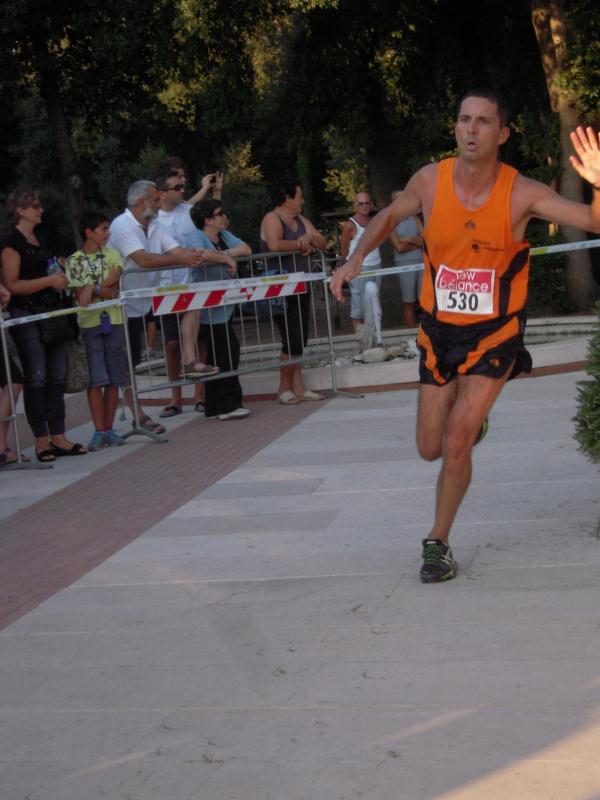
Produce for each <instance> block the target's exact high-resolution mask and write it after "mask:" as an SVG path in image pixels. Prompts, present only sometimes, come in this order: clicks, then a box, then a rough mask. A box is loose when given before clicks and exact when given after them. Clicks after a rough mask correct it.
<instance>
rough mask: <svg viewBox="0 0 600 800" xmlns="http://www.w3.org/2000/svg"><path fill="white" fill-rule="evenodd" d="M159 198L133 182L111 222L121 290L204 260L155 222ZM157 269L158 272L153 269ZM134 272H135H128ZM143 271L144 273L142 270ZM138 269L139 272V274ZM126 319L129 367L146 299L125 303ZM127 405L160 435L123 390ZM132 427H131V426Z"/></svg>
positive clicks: (137, 353) (136, 352) (137, 348)
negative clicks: (120, 259)
mask: <svg viewBox="0 0 600 800" xmlns="http://www.w3.org/2000/svg"><path fill="white" fill-rule="evenodd" d="M159 204H160V197H159V192H158V189H157V188H156V184H155V183H154V182H153V181H136V182H135V183H133V184H131V186H130V187H129V189H128V191H127V208H126V210H125V211H124V212H123V213H122V214H120V215H119V216H118V217H115V219H114V220H113V221H112V223H111V226H110V240H109V243H108V246H109V247H114V248H115V250H118V251H119V253H120V254H121V256H122V257H123V273H124V274H123V282H122V286H123V289H146V288H148V287H151V286H158V284H159V281H160V275H161V273H160V272H159V271H158V270H159V269H160V268H161V267H169V266H174V265H178V264H181V265H184V266H189V267H196V266H199V265H200V264H201V263H202V261H203V258H204V251H203V250H186V249H185V248H184V247H181V246H180V245H179V244H178V243H177V241H176V240H175V239H174V238H173V237H172V236H171V234H170V233H169V232H168V230H167V229H166V228H165V227H164V226H163V225H161V224H160V222H159V221H158V219H157V217H158V208H159ZM157 268H158V269H157ZM132 269H136V270H138V271H137V272H130V273H128V270H132ZM145 269H147V270H148V272H147V273H145V272H144V271H143V270H145ZM140 270H142V271H140ZM126 307H127V317H128V329H129V338H130V343H131V354H132V359H133V366H134V367H135V366H137V364H139V363H140V361H141V349H142V348H141V345H142V333H143V326H144V317H145V316H146V314H147V313H148V312H149V311H150V308H151V301H150V299H149V298H136V299H131V300H127V303H126ZM126 399H127V402H128V404H129V406H130V408H132V410H133V403H134V402H135V403H136V405H137V413H138V418H139V421H140V425H141V426H142V427H143V428H145V429H146V430H148V431H151V432H153V433H164V430H165V429H164V427H163V426H162V425H160V424H159V423H157V422H153V421H152V420H151V419H150V417H149V416H148V415H147V414H145V413H144V412H143V411H142V409H141V408H140V406H139V404H138V403H137V398H133V396H132V393H131V392H130V391H129V390H127V391H126ZM134 425H135V424H134Z"/></svg>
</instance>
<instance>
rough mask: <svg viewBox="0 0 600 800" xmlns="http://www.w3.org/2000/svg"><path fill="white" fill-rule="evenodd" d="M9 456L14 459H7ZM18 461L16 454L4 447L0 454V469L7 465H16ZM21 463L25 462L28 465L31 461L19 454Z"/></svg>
mask: <svg viewBox="0 0 600 800" xmlns="http://www.w3.org/2000/svg"><path fill="white" fill-rule="evenodd" d="M10 455H13V456H14V458H9V456H10ZM18 461H19V459H18V457H17V454H16V452H15V451H14V450H11V448H10V447H5V448H4V450H3V451H2V452H1V453H0V467H7V466H8V465H9V464H17V463H18ZM21 461H25V462H27V463H29V462H30V461H31V459H30V458H29V457H28V456H24V455H23V453H21Z"/></svg>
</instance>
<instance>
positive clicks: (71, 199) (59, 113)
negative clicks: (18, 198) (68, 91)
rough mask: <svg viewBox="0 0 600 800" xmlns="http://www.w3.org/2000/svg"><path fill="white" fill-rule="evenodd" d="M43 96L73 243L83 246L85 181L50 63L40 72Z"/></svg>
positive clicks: (55, 75) (56, 78) (56, 79)
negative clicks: (81, 229) (78, 166)
mask: <svg viewBox="0 0 600 800" xmlns="http://www.w3.org/2000/svg"><path fill="white" fill-rule="evenodd" d="M40 93H41V95H42V98H43V100H44V102H45V104H46V109H47V111H48V120H49V122H50V128H51V129H52V134H53V136H54V144H55V146H56V151H57V153H58V160H59V165H60V173H61V178H62V183H63V187H64V190H65V198H66V201H67V210H68V214H69V222H70V225H71V231H72V232H73V240H74V241H75V243H76V244H77V246H78V247H80V246H81V237H80V235H79V231H78V223H79V218H80V216H81V212H82V210H83V192H82V181H81V176H80V175H79V173H78V171H77V166H76V163H75V153H74V152H73V145H72V144H71V138H70V136H69V130H68V127H67V119H66V116H65V110H64V107H63V102H62V97H61V94H60V89H59V86H58V76H57V74H56V72H55V70H54V68H53V67H52V66H49V65H48V64H47V63H46V64H45V65H44V66H43V68H41V69H40Z"/></svg>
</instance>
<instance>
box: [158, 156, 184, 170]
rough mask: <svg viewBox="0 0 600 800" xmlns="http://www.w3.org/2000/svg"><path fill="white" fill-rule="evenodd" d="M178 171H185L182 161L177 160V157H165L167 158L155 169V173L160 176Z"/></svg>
mask: <svg viewBox="0 0 600 800" xmlns="http://www.w3.org/2000/svg"><path fill="white" fill-rule="evenodd" d="M178 169H185V167H184V166H183V161H182V160H181V159H180V158H179V156H167V158H165V159H164V160H163V161H161V162H160V164H159V165H158V167H157V168H156V172H157V173H158V174H160V173H163V172H171V171H174V170H178Z"/></svg>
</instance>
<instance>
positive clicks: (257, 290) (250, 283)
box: [121, 252, 335, 395]
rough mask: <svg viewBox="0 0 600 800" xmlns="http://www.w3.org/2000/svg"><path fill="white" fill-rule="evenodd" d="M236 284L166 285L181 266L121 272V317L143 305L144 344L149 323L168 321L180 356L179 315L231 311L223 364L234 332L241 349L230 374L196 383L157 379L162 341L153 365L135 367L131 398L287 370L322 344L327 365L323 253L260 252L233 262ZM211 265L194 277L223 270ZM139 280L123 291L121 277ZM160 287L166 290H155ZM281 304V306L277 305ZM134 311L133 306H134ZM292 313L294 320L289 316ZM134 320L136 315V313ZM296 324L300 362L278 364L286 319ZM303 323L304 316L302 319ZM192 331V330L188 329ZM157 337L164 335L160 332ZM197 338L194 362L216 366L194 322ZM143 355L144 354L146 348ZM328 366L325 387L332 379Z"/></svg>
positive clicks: (163, 357)
mask: <svg viewBox="0 0 600 800" xmlns="http://www.w3.org/2000/svg"><path fill="white" fill-rule="evenodd" d="M234 260H235V261H236V265H237V272H238V277H232V278H226V279H225V280H220V281H210V282H208V281H200V282H197V283H171V282H169V280H168V277H169V272H172V271H177V272H180V271H181V269H182V268H181V267H171V268H168V269H165V268H164V267H163V268H161V269H157V270H153V269H147V268H137V269H129V270H125V271H124V272H123V274H122V276H121V287H122V288H121V298H122V299H123V301H124V303H125V314H126V315H127V313H128V310H131V301H136V302H137V303H139V301H140V300H145V301H147V306H148V308H149V311H150V312H151V315H150V314H147V315H146V316H144V317H143V334H142V335H143V339H144V342H146V343H148V342H149V341H150V337H149V334H148V326H149V324H151V323H152V322H154V320H155V319H158V320H161V319H164V318H165V317H166V315H173V316H172V317H171V320H172V322H171V324H174V323H175V322H176V324H177V340H178V342H179V351H180V353H183V352H184V349H187V350H189V334H188V346H187V348H185V347H184V345H185V341H184V338H185V337H184V331H183V330H182V320H183V317H184V315H185V314H196V315H198V316H199V315H200V313H201V312H202V311H207V310H208V309H217V308H223V307H231V306H234V309H233V313H232V314H231V316H230V319H229V320H228V324H227V326H226V329H225V333H226V343H227V351H228V356H229V363H231V354H232V350H233V349H234V348H232V343H231V335H230V332H231V331H234V332H235V335H236V338H238V339H239V342H240V345H241V347H240V361H239V366H238V368H237V369H235V370H230V371H226V372H219V373H218V374H216V375H214V376H209V377H204V378H201V379H200V380H196V379H194V380H189V379H186V378H181V379H172V378H171V379H167V380H165V379H164V376H163V375H162V372H163V364H164V363H167V361H168V356H167V342H166V337H165V336H164V335H163V336H162V343H161V352H159V353H158V354H157V355H158V358H149V359H148V358H147V359H146V360H145V361H144V362H142V364H140V365H136V366H135V369H133V364H132V375H133V381H134V387H133V390H134V392H135V393H136V395H143V394H151V393H156V392H158V391H162V390H165V389H173V388H176V389H182V388H183V387H184V386H187V385H189V384H190V383H194V384H196V385H197V384H202V383H206V382H208V381H218V380H221V379H223V378H226V377H229V376H231V375H238V376H242V375H245V374H248V373H255V372H260V371H266V370H274V369H279V368H280V367H282V366H293V365H295V364H303V363H306V362H307V360H310V358H311V357H313V356H311V342H315V341H319V342H322V341H325V342H327V343H328V344H329V347H328V360H329V361H330V362H331V364H332V365H333V362H334V361H335V358H334V352H333V335H332V327H331V314H330V297H329V293H328V287H327V284H326V279H327V277H328V274H329V273H328V271H327V265H326V260H325V254H323V253H320V252H319V253H315V254H313V256H312V257H311V259H310V261H307V259H306V258H305V257H302V256H301V254H300V253H299V252H286V253H259V254H255V255H251V256H246V257H240V258H237V259H234ZM222 266H223V265H221V264H216V263H215V262H206V263H205V264H203V265H202V266H200V267H195V268H190V270H191V269H195V270H200V271H202V270H204V269H206V270H208V269H210V268H214V267H222ZM136 274H137V275H139V274H144V275H145V276H146V275H147V276H148V277H149V278H150V280H149V281H148V282H149V284H150V285H149V286H148V287H147V288H143V289H128V288H127V284H128V276H131V275H136ZM159 281H160V282H162V283H163V284H166V285H156V284H157V283H159ZM307 293H309V294H310V297H311V300H310V302H309V309H308V312H309V313H308V318H307V319H303V318H302V313H301V303H302V302H305V301H302V300H301V297H302V296H304V295H306V294H307ZM282 300H283V302H282ZM128 301H129V302H128ZM138 309H139V306H138ZM294 311H297V314H295V313H294V314H292V313H291V312H294ZM136 315H137V316H139V310H138V312H136ZM291 316H293V317H296V316H297V318H298V322H299V331H296V333H297V335H299V336H300V337H301V338H302V340H305V339H306V340H307V347H305V348H303V353H302V355H297V356H294V357H290V358H288V359H285V360H282V359H281V358H280V350H281V338H282V336H283V337H284V338H286V339H288V340H289V338H290V334H293V333H294V322H293V320H292V322H290V317H291ZM305 317H306V314H305ZM190 327H191V326H190ZM163 333H164V332H163ZM200 334H201V336H202V338H203V339H206V338H208V345H207V352H206V353H203V352H202V351H201V350H200V348H199V347H198V342H197V340H195V341H194V358H195V359H196V360H200V361H205V360H206V359H207V358H208V360H209V361H211V362H212V363H213V364H214V363H216V362H217V352H216V346H215V338H214V336H213V329H212V326H211V325H210V324H209V323H206V322H200ZM146 350H147V351H148V350H149V347H148V346H147V348H146ZM334 369H335V367H334V366H332V381H334V380H335V378H334V375H333V370H334Z"/></svg>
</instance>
